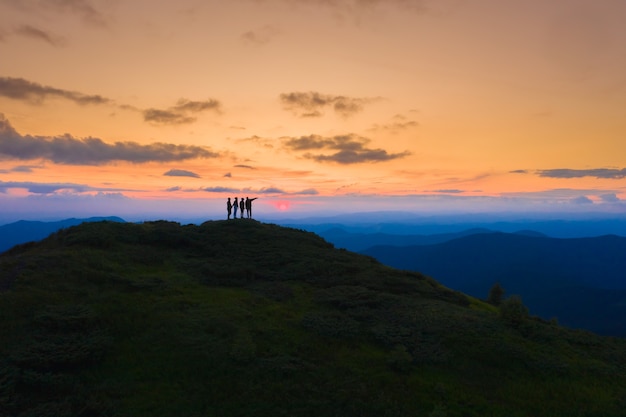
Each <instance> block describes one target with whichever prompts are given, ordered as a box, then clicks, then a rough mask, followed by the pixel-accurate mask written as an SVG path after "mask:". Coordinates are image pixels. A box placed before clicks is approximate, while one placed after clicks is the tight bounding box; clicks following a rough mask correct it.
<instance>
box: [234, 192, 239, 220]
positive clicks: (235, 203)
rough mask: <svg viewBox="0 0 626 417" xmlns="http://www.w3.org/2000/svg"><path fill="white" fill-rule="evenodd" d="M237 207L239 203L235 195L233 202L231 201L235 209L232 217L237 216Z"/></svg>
mask: <svg viewBox="0 0 626 417" xmlns="http://www.w3.org/2000/svg"><path fill="white" fill-rule="evenodd" d="M238 208H239V203H238V202H237V197H235V202H234V203H233V209H235V215H234V216H233V219H236V218H237V209H238Z"/></svg>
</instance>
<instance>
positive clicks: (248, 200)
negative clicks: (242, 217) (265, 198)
mask: <svg viewBox="0 0 626 417" xmlns="http://www.w3.org/2000/svg"><path fill="white" fill-rule="evenodd" d="M257 198H259V197H254V198H248V197H246V211H247V212H248V218H249V219H251V218H252V202H253V201H254V200H256V199H257Z"/></svg>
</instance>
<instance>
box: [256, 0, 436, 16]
mask: <svg viewBox="0 0 626 417" xmlns="http://www.w3.org/2000/svg"><path fill="white" fill-rule="evenodd" d="M257 1H259V0H257ZM439 1H441V0H438V2H439ZM283 2H288V3H289V4H290V5H291V4H301V5H313V6H321V7H327V8H330V9H332V10H333V11H334V12H335V13H346V14H353V13H357V12H361V11H364V10H371V9H374V8H376V7H378V6H381V5H382V6H386V5H389V6H395V7H397V8H402V9H404V10H410V11H414V12H418V13H424V12H428V11H429V10H431V7H427V6H426V4H425V3H426V1H425V0H283Z"/></svg>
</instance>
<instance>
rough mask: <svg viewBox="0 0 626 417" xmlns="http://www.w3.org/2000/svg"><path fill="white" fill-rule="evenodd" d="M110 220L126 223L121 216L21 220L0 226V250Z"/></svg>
mask: <svg viewBox="0 0 626 417" xmlns="http://www.w3.org/2000/svg"><path fill="white" fill-rule="evenodd" d="M102 220H109V221H114V222H121V223H124V222H125V221H124V219H121V218H119V217H89V218H86V219H75V218H71V219H65V220H59V221H56V222H41V221H30V220H20V221H17V222H15V223H9V224H5V225H2V226H0V252H4V251H6V250H8V249H10V248H12V247H13V246H15V245H19V244H20V243H26V242H36V241H39V240H41V239H44V238H46V237H48V236H49V235H50V234H51V233H53V232H56V231H57V230H59V229H64V228H67V227H71V226H76V225H79V224H81V223H84V222H96V221H102Z"/></svg>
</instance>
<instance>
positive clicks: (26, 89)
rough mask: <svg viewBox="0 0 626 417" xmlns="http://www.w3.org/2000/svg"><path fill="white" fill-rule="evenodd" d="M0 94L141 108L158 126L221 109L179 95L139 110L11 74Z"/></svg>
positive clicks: (214, 103) (212, 102) (1, 84)
mask: <svg viewBox="0 0 626 417" xmlns="http://www.w3.org/2000/svg"><path fill="white" fill-rule="evenodd" d="M2 96H3V97H8V98H10V99H14V100H23V101H26V102H29V103H31V104H36V105H39V104H42V103H43V102H44V101H45V100H47V99H50V98H62V99H65V100H70V101H73V102H74V103H76V104H78V105H81V106H83V105H88V104H108V105H116V106H117V107H118V108H120V109H122V110H133V111H141V112H142V113H143V118H144V121H146V122H149V123H154V124H162V125H165V124H169V125H178V124H188V123H193V122H195V121H196V120H197V119H196V117H194V116H193V114H196V113H200V112H204V111H215V112H217V113H220V108H221V103H220V102H219V101H218V100H215V99H208V100H204V101H193V100H188V99H185V98H181V99H180V100H178V102H176V104H175V105H174V106H171V107H169V108H167V109H155V108H149V109H146V110H140V109H137V108H136V107H134V106H130V105H127V104H116V103H115V102H114V101H113V100H111V99H109V98H106V97H103V96H101V95H88V94H83V93H79V92H76V91H69V90H64V89H60V88H55V87H50V86H44V85H41V84H38V83H34V82H31V81H28V80H25V79H23V78H12V77H0V97H2Z"/></svg>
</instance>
